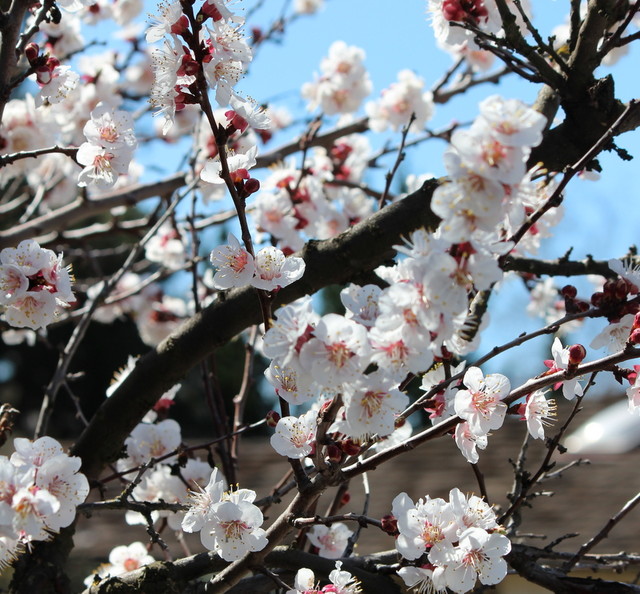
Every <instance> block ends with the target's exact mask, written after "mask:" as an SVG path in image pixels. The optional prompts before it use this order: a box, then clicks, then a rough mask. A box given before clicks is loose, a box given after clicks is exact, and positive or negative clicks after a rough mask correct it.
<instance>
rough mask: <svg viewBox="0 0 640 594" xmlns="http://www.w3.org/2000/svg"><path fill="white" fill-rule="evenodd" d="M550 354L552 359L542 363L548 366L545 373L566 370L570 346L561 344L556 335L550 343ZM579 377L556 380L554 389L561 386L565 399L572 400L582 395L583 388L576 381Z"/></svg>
mask: <svg viewBox="0 0 640 594" xmlns="http://www.w3.org/2000/svg"><path fill="white" fill-rule="evenodd" d="M551 354H552V355H553V360H547V361H545V362H544V364H545V365H546V366H547V367H549V371H548V372H547V373H555V372H556V371H562V370H566V369H568V367H569V359H570V347H564V348H563V346H562V342H560V339H559V338H558V337H556V338H555V339H554V341H553V344H552V345H551ZM578 379H579V378H572V379H567V380H562V381H560V382H556V384H555V386H554V389H556V390H557V389H558V388H559V387H560V386H562V395H563V396H564V397H565V398H566V399H567V400H573V398H575V397H576V396H582V394H583V393H584V390H583V388H582V386H581V385H580V384H579V383H578Z"/></svg>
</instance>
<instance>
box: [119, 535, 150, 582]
mask: <svg viewBox="0 0 640 594" xmlns="http://www.w3.org/2000/svg"><path fill="white" fill-rule="evenodd" d="M154 561H155V559H154V558H153V557H152V556H151V555H149V552H148V551H147V547H146V546H145V545H144V544H143V543H141V542H133V543H131V544H130V545H121V546H118V547H115V548H114V549H112V550H111V552H110V553H109V563H110V564H111V566H110V567H109V574H110V575H122V574H123V573H127V572H129V571H133V570H134V569H139V568H140V567H143V566H144V565H149V563H153V562H154Z"/></svg>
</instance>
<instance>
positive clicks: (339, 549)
mask: <svg viewBox="0 0 640 594" xmlns="http://www.w3.org/2000/svg"><path fill="white" fill-rule="evenodd" d="M352 534H353V531H351V530H349V528H348V527H347V525H346V524H343V523H342V522H336V523H334V524H331V526H323V525H322V524H316V525H315V526H314V527H313V528H311V530H309V532H307V538H308V539H309V542H310V543H311V544H312V545H313V546H314V547H318V555H320V557H325V558H327V559H339V558H340V557H342V554H343V553H344V551H345V549H346V548H347V544H348V542H349V538H350V537H351V535H352Z"/></svg>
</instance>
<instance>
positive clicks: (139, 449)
mask: <svg viewBox="0 0 640 594" xmlns="http://www.w3.org/2000/svg"><path fill="white" fill-rule="evenodd" d="M181 441H182V435H181V429H180V425H179V424H178V423H177V422H176V421H174V420H173V419H165V420H164V421H161V422H160V423H153V424H152V423H139V424H138V425H136V427H135V428H134V429H133V431H132V432H131V435H129V437H127V439H126V440H125V442H124V443H125V446H126V447H127V458H125V459H121V460H118V468H119V469H120V470H122V471H124V470H130V469H132V468H135V467H137V466H141V465H142V464H146V463H147V462H149V460H151V459H152V458H159V457H161V456H164V455H166V454H169V453H171V452H173V451H174V450H176V449H177V447H178V446H179V445H180V442H181Z"/></svg>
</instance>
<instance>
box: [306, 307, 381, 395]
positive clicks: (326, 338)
mask: <svg viewBox="0 0 640 594" xmlns="http://www.w3.org/2000/svg"><path fill="white" fill-rule="evenodd" d="M370 350H371V349H370V346H369V341H368V338H367V331H366V329H365V327H364V326H361V325H360V324H357V323H356V322H354V321H353V320H348V319H346V318H344V317H343V316H340V315H337V314H327V315H325V316H323V317H322V318H321V319H320V321H319V322H318V323H317V325H316V327H315V329H314V330H313V338H311V339H310V340H309V341H308V342H306V343H305V344H304V345H303V346H302V349H301V350H300V362H301V364H302V366H303V367H304V368H305V369H306V370H307V371H308V372H309V373H310V374H311V377H313V379H314V380H316V381H317V382H318V383H319V384H322V385H324V386H327V387H336V386H338V385H340V384H341V383H343V382H347V381H354V380H356V379H357V378H358V377H359V376H360V374H361V373H362V372H363V371H364V370H365V368H366V366H367V364H368V363H369V356H370Z"/></svg>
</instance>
